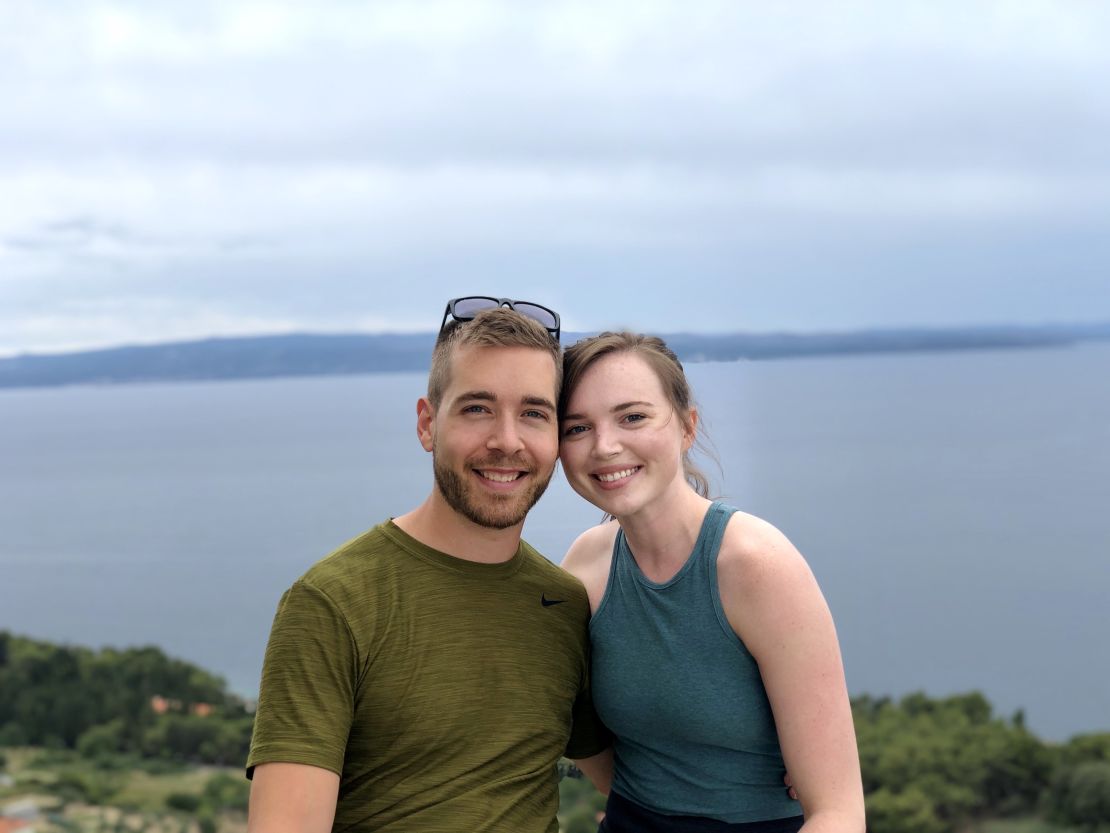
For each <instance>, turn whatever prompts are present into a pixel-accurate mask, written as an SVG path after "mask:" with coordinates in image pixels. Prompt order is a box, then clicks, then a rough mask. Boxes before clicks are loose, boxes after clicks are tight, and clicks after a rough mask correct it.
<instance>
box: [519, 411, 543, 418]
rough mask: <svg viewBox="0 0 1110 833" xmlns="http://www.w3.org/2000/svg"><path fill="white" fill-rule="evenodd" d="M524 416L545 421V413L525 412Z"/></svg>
mask: <svg viewBox="0 0 1110 833" xmlns="http://www.w3.org/2000/svg"><path fill="white" fill-rule="evenodd" d="M524 415H525V416H526V417H529V418H531V419H547V412H546V411H525V412H524Z"/></svg>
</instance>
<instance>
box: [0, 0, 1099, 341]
mask: <svg viewBox="0 0 1110 833" xmlns="http://www.w3.org/2000/svg"><path fill="white" fill-rule="evenodd" d="M1108 43H1110V4H1106V3H1102V2H1097V1H1096V0H1045V2H1021V1H1020V0H1013V2H988V1H987V0H983V2H968V0H953V1H950V0H928V2H908V1H907V0H900V1H899V2H895V3H890V2H830V1H829V0H813V2H802V1H801V0H799V2H789V0H787V2H781V3H766V2H742V1H741V0H727V2H709V0H706V1H705V2H701V1H700V0H695V1H694V2H691V0H686V2H681V3H679V2H654V1H653V0H630V2H609V3H606V2H550V3H534V4H533V3H521V2H513V1H512V0H506V2H486V0H467V2H421V0H402V2H367V3H358V2H353V0H330V1H329V2H315V3H312V4H306V3H302V2H281V0H266V2H261V3H253V2H229V1H227V0H225V1H222V2H204V0H188V2H160V3H158V2H146V0H144V2H98V0H86V1H85V2H78V1H77V0H52V2H49V3H42V2H38V0H0V355H11V354H16V353H21V352H46V351H59V350H66V349H75V348H84V347H92V346H105V345H114V344H122V343H141V342H152V341H160V340H168V339H184V338H194V337H204V336H209V335H231V334H251V333H272V332H290V331H316V332H334V331H380V330H392V331H404V330H427V329H431V328H433V327H434V326H435V325H436V324H438V323H439V317H440V315H441V314H442V307H443V302H444V301H445V300H446V299H447V298H448V297H451V296H453V295H459V294H474V293H477V294H494V295H509V296H512V297H517V298H524V299H529V300H537V301H540V302H545V303H547V304H549V305H551V306H554V307H555V308H557V309H559V310H560V311H561V312H562V313H563V314H564V323H565V326H567V327H568V328H570V329H595V328H601V327H606V326H614V325H626V326H633V327H639V328H642V329H649V330H650V329H655V330H663V331H677V330H707V331H725V330H752V331H768V330H781V329H790V330H842V329H852V328H859V327H871V326H896V325H903V324H914V325H956V324H964V323H995V322H1030V323H1033V322H1047V321H1096V320H1110V84H1107V83H1106V79H1107V78H1110V49H1107V44H1108Z"/></svg>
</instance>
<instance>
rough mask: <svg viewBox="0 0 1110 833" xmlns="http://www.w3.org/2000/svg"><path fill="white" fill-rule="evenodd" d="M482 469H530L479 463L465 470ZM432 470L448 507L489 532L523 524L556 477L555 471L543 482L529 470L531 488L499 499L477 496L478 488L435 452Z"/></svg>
mask: <svg viewBox="0 0 1110 833" xmlns="http://www.w3.org/2000/svg"><path fill="white" fill-rule="evenodd" d="M483 467H488V468H498V467H505V468H522V469H528V467H527V466H521V465H519V463H512V464H510V465H508V466H506V464H505V462H504V461H499V462H490V461H485V463H484V464H483V463H479V464H478V465H473V464H468V465H467V467H466V468H467V469H468V470H470V469H475V468H477V469H481V468H483ZM432 470H433V471H434V472H435V478H436V486H438V487H439V491H440V494H442V495H443V497H444V499H445V500H446V501H447V505H448V506H450V507H451V508H452V509H454V510H455V511H456V512H458V513H459V514H460V515H462V516H463V517H464V518H466V519H467V520H469V521H473V522H474V523H476V524H478V525H479V526H485V527H489V528H490V529H507V528H508V527H510V526H516V525H517V524H519V523H520V522H521V521H523V520H524V518H525V517H526V516H527V515H528V511H529V510H530V509H531V508H532V507H533V506H535V505H536V501H537V500H539V499H540V496H541V495H543V493H544V490H545V489H547V484H548V483H550V482H551V475H552V474H554V473H555V469H554V467H552V470H551V471H550V472H549V473H548V475H547V477H543V478H540V477H538V476H537V473H536V472H535V471H532V470H529V474H530V476H531V477H532V478H533V483H532V486H531V488H529V489H526V490H525V491H523V492H520V493H518V494H512V495H497V494H493V493H486V494H483V495H476V494H475V488H474V487H473V486H472V485H471V484H469V483H468V482H467V481H466V479H465V478H464V477H460V476H459V474H458V473H457V472H455V471H454V470H453V469H451V468H450V467H449V466H447V465H446V464H444V463H443V462H442V461H441V460H440V459H439V456H438V455H437V454H436V453H435V451H434V450H433V452H432Z"/></svg>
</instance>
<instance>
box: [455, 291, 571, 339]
mask: <svg viewBox="0 0 1110 833" xmlns="http://www.w3.org/2000/svg"><path fill="white" fill-rule="evenodd" d="M498 307H508V308H509V309H511V310H516V311H517V312H519V313H520V314H521V315H526V316H528V317H529V318H531V319H532V320H533V321H538V322H539V323H540V324H541V325H542V326H543V328H544V329H545V330H547V331H548V332H549V333H551V335H552V337H553V338H554V339H555V340H556V341H558V340H559V332H560V325H559V313H557V312H555V310H552V309H548V308H547V307H545V306H543V305H542V304H533V303H532V302H531V301H514V300H513V299H511V298H491V297H489V296H488V295H467V296H466V297H465V298H452V299H451V300H450V301H448V302H447V309H446V310H444V312H443V321H442V322H440V325H439V331H440V332H441V333H442V332H443V328H444V327H446V326H447V317H448V316H450V317H451V318H453V319H454V320H455V321H472V320H473V319H474V316H476V315H477V314H478V313H480V312H481V311H482V310H484V309H497V308H498Z"/></svg>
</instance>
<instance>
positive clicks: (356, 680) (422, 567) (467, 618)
mask: <svg viewBox="0 0 1110 833" xmlns="http://www.w3.org/2000/svg"><path fill="white" fill-rule="evenodd" d="M588 620H589V605H588V602H587V599H586V593H585V590H584V589H583V587H582V585H581V584H580V583H579V582H578V581H577V580H576V579H574V578H573V577H571V576H570V575H569V574H567V573H566V572H564V571H563V570H561V569H560V568H558V567H556V566H555V565H554V564H551V563H550V562H549V561H547V560H546V559H545V558H543V556H541V555H539V554H538V553H537V552H536V551H535V550H534V549H532V548H531V547H530V546H529V545H528V544H526V543H524V542H523V541H522V542H521V544H520V547H519V548H518V550H517V553H516V555H515V556H514V557H513V558H512V559H511V560H510V561H508V562H505V563H503V564H481V563H475V562H471V561H464V560H462V559H458V558H454V557H452V556H449V555H446V554H444V553H441V552H438V551H436V550H433V549H431V548H429V547H426V546H424V545H423V544H421V543H420V542H418V541H417V540H415V539H414V538H412V537H411V536H409V535H407V534H405V533H404V532H402V531H401V529H400V528H399V527H397V526H396V525H395V524H393V522H392V521H388V522H386V523H383V524H380V525H378V526H376V527H374V528H373V529H371V530H370V531H369V532H367V533H365V534H364V535H362V536H361V537H359V538H356V539H355V540H353V541H351V542H349V543H347V544H345V545H344V546H343V547H341V548H340V549H338V550H337V551H335V552H334V553H332V554H331V555H329V556H327V557H326V558H324V559H323V560H322V561H320V562H319V563H317V564H316V565H315V566H314V567H312V568H311V569H310V570H309V571H308V572H307V573H306V574H305V575H304V576H303V577H302V578H301V579H300V580H299V581H297V582H296V583H295V584H294V585H293V586H292V587H291V588H290V589H289V590H288V591H287V592H286V593H285V595H284V596H283V597H282V599H281V602H280V604H279V605H278V610H277V615H276V616H275V618H274V625H273V629H272V631H271V633H270V642H269V645H268V647H267V649H266V659H265V665H264V668H263V672H262V686H261V691H260V694H259V700H258V711H257V713H256V716H255V725H254V737H253V739H252V743H251V752H250V757H249V759H248V761H247V768H248V777H249V776H250V775H251V774H252V773H253V767H254V766H256V765H257V764H261V763H267V762H276V761H284V762H292V763H301V764H310V765H312V766H318V767H323V768H325V769H329V770H331V771H332V772H335V773H337V774H339V776H340V786H339V800H338V804H337V807H336V814H335V828H334V829H335V830H365V831H371V830H372V831H419V833H427V832H428V831H435V832H438V831H444V832H445V833H447V832H448V831H466V833H480V831H490V832H491V833H493V831H497V832H498V833H531V831H535V833H555V832H556V831H557V830H558V824H557V822H556V819H555V813H556V810H557V809H558V801H559V799H558V777H557V774H556V763H557V762H558V760H559V758H560V756H562V755H563V754H566V755H568V756H571V757H587V756H589V755H593V754H596V753H597V752H600V751H601V750H602V749H604V748H605V746H606V745H607V744H608V738H607V737H606V736H605V732H604V729H603V728H602V727H600V726H599V724H598V723H597V720H596V716H595V715H594V711H593V706H592V703H591V702H590V698H589V685H588V673H589V658H588V645H589V643H588V636H587V625H588ZM572 726H573V732H572Z"/></svg>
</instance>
